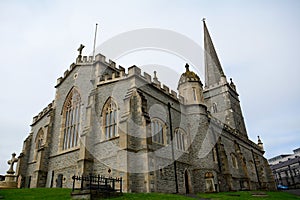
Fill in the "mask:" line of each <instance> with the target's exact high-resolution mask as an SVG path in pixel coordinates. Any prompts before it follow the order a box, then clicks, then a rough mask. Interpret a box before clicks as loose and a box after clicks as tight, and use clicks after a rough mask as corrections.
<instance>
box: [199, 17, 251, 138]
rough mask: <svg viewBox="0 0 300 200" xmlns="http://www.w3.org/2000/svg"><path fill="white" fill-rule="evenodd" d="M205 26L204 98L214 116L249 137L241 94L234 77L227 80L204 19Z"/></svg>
mask: <svg viewBox="0 0 300 200" xmlns="http://www.w3.org/2000/svg"><path fill="white" fill-rule="evenodd" d="M203 27H204V51H205V54H204V55H205V57H204V59H205V88H204V100H205V102H206V104H207V106H208V109H209V111H210V112H211V114H212V116H214V117H215V118H217V119H219V120H220V121H221V122H223V123H224V124H227V125H229V126H230V127H232V128H234V129H236V130H237V131H238V132H239V134H240V135H242V136H245V137H248V135H247V131H246V127H245V123H244V118H243V114H242V110H241V106H240V101H239V94H238V93H237V90H236V87H235V85H234V83H233V82H232V79H230V81H231V82H230V83H228V82H227V79H226V76H225V73H224V71H223V69H222V66H221V64H220V61H219V58H218V56H217V53H216V50H215V48H214V45H213V42H212V39H211V37H210V35H209V32H208V29H207V26H206V24H205V21H204V20H203Z"/></svg>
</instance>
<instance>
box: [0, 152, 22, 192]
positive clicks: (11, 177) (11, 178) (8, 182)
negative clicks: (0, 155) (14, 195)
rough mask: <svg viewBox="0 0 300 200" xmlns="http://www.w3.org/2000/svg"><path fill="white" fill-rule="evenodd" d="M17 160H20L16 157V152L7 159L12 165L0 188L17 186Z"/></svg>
mask: <svg viewBox="0 0 300 200" xmlns="http://www.w3.org/2000/svg"><path fill="white" fill-rule="evenodd" d="M15 162H18V158H16V154H15V153H13V154H12V158H11V159H10V160H8V161H7V163H8V164H9V165H10V167H9V169H8V171H7V172H6V173H7V174H6V175H5V180H4V181H1V182H0V189H9V188H17V176H16V175H15V171H14V164H15Z"/></svg>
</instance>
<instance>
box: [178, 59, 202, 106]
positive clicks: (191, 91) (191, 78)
mask: <svg viewBox="0 0 300 200" xmlns="http://www.w3.org/2000/svg"><path fill="white" fill-rule="evenodd" d="M185 69H186V70H185V72H184V73H183V74H182V75H181V77H180V79H179V82H178V88H177V89H178V91H179V95H180V96H182V97H184V104H186V105H191V104H204V99H203V89H202V86H203V85H202V83H201V80H200V78H199V76H198V75H197V74H196V73H194V72H193V71H190V70H189V65H188V64H186V65H185Z"/></svg>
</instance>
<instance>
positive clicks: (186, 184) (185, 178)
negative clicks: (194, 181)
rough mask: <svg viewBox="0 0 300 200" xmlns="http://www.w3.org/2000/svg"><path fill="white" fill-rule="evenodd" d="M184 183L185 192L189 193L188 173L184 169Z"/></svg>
mask: <svg viewBox="0 0 300 200" xmlns="http://www.w3.org/2000/svg"><path fill="white" fill-rule="evenodd" d="M184 183H185V193H186V194H189V193H190V187H189V173H188V171H187V170H185V171H184Z"/></svg>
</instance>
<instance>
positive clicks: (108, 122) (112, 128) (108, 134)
mask: <svg viewBox="0 0 300 200" xmlns="http://www.w3.org/2000/svg"><path fill="white" fill-rule="evenodd" d="M102 116H103V119H104V120H103V129H104V133H105V139H110V138H114V137H116V136H117V135H118V128H117V122H118V121H117V117H118V116H117V105H116V103H115V102H114V101H113V100H112V98H109V99H108V100H107V101H106V103H105V105H104V107H103V115H102Z"/></svg>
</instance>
